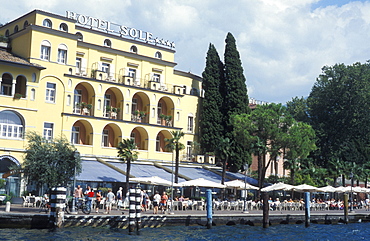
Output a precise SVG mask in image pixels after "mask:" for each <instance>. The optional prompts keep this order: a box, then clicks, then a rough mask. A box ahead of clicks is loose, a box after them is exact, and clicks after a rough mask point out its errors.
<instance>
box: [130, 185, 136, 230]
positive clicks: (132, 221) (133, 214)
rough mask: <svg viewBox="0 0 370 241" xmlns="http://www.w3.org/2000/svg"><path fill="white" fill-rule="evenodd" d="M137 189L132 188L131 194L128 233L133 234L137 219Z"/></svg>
mask: <svg viewBox="0 0 370 241" xmlns="http://www.w3.org/2000/svg"><path fill="white" fill-rule="evenodd" d="M135 192H136V191H135V189H133V188H131V189H130V193H129V201H130V209H129V216H128V232H129V234H132V232H134V230H135V218H136V208H135Z"/></svg>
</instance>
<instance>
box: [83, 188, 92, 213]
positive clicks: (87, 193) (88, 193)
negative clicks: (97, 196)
mask: <svg viewBox="0 0 370 241" xmlns="http://www.w3.org/2000/svg"><path fill="white" fill-rule="evenodd" d="M85 196H86V197H87V203H86V205H87V206H88V207H89V208H90V210H91V207H92V201H93V198H94V191H93V190H92V189H91V187H90V186H87V189H86V191H85Z"/></svg>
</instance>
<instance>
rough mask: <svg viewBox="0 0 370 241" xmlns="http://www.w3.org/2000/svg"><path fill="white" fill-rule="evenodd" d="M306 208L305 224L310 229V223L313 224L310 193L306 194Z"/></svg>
mask: <svg viewBox="0 0 370 241" xmlns="http://www.w3.org/2000/svg"><path fill="white" fill-rule="evenodd" d="M304 207H305V209H304V210H305V212H304V213H305V221H306V222H305V224H306V227H309V226H310V222H311V215H310V208H311V205H310V193H309V192H305V193H304Z"/></svg>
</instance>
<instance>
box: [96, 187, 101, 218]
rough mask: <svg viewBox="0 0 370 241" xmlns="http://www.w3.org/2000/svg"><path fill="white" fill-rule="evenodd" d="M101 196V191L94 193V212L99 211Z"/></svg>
mask: <svg viewBox="0 0 370 241" xmlns="http://www.w3.org/2000/svg"><path fill="white" fill-rule="evenodd" d="M101 198H102V196H101V191H100V190H98V192H97V193H96V195H95V205H96V206H95V212H96V213H99V207H100V202H101Z"/></svg>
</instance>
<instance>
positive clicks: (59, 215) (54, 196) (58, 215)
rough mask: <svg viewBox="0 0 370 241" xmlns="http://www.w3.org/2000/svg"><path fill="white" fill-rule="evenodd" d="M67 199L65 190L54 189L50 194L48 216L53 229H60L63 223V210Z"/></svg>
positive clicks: (61, 188)
mask: <svg viewBox="0 0 370 241" xmlns="http://www.w3.org/2000/svg"><path fill="white" fill-rule="evenodd" d="M66 197H67V188H65V187H54V188H52V189H51V192H50V215H49V220H50V223H51V225H52V226H53V227H58V228H60V227H61V226H62V225H63V221H64V212H63V210H64V208H65V203H66Z"/></svg>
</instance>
